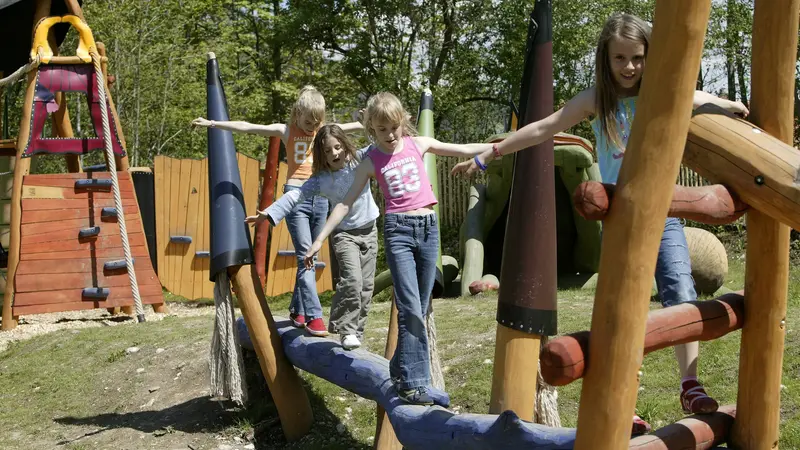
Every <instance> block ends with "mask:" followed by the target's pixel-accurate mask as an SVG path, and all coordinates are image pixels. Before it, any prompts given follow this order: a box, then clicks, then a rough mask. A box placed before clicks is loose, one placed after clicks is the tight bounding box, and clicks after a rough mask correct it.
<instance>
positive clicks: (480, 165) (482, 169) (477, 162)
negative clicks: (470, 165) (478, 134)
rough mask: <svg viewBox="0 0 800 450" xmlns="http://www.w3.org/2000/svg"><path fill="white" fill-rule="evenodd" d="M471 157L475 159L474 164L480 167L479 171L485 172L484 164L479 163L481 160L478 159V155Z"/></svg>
mask: <svg viewBox="0 0 800 450" xmlns="http://www.w3.org/2000/svg"><path fill="white" fill-rule="evenodd" d="M472 159H473V160H474V161H475V164H477V165H478V167H479V168H480V169H481V171H483V172H486V166H484V165H483V163H481V160H480V159H478V155H475V157H474V158H472Z"/></svg>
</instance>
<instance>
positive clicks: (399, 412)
mask: <svg viewBox="0 0 800 450" xmlns="http://www.w3.org/2000/svg"><path fill="white" fill-rule="evenodd" d="M278 333H279V334H280V335H281V339H282V342H283V349H284V352H285V354H286V356H287V357H288V358H289V361H291V363H292V364H294V365H295V367H297V368H299V369H301V370H304V371H306V372H308V373H311V374H314V375H316V376H318V377H321V378H323V379H325V380H328V381H329V382H331V383H333V384H335V385H337V386H340V387H342V388H344V389H347V390H348V391H350V392H352V393H354V394H356V395H358V396H361V397H363V398H365V399H369V400H373V401H375V402H377V403H378V404H380V405H381V406H383V407H384V408H385V410H386V411H387V414H388V419H389V420H390V421H391V423H392V426H393V428H394V430H395V432H396V433H397V437H398V438H399V441H400V443H402V446H403V447H404V448H406V449H409V450H416V449H426V450H427V449H438V450H445V449H459V450H461V449H471V450H483V449H486V450H488V449H492V450H494V449H499V448H502V449H510V450H523V449H526V450H536V449H542V450H544V449H547V450H559V449H571V448H572V445H573V443H574V436H575V432H574V430H572V429H569V428H554V427H548V426H544V425H538V424H534V423H530V422H527V421H523V420H520V418H519V417H518V416H517V415H516V414H514V413H513V412H511V411H505V412H503V413H502V414H499V415H495V414H453V413H452V412H450V411H448V410H446V409H444V408H443V407H439V406H431V407H425V406H419V405H410V404H407V403H404V402H403V401H401V400H400V399H399V398H398V397H397V394H396V392H395V390H394V387H393V383H392V382H391V380H390V377H389V361H388V360H386V358H383V357H381V356H378V355H375V354H372V353H369V352H367V351H365V350H362V349H358V350H344V349H343V348H342V347H341V345H339V343H337V342H334V341H331V340H330V339H325V338H318V337H313V336H309V335H308V334H307V333H305V332H304V331H303V330H301V329H297V328H294V327H293V326H292V325H291V323H290V322H289V321H288V320H286V321H281V322H279V323H278ZM431 393H432V394H433V395H434V397H435V398H436V399H437V403H447V401H446V400H448V399H446V394H445V393H444V392H442V391H439V390H435V389H432V390H431ZM273 395H274V394H273ZM628 421H629V422H630V420H628ZM629 427H630V425H629ZM386 428H387V427H383V429H386ZM629 431H630V430H629ZM376 441H377V437H376Z"/></svg>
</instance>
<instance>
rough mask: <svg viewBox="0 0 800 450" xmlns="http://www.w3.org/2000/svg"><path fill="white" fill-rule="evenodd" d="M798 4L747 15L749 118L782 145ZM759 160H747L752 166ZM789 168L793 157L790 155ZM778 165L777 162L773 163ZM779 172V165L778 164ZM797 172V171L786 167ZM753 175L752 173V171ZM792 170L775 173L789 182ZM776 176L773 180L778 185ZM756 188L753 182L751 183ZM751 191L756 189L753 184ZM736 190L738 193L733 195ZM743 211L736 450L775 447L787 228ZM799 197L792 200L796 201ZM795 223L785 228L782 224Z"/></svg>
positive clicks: (782, 2)
mask: <svg viewBox="0 0 800 450" xmlns="http://www.w3.org/2000/svg"><path fill="white" fill-rule="evenodd" d="M799 16H800V0H772V1H769V2H767V1H764V0H758V1H757V2H755V13H754V16H753V42H752V50H753V58H752V95H751V100H750V113H751V115H750V120H752V121H753V123H755V124H756V125H759V126H761V127H762V128H763V129H764V130H765V131H766V132H767V133H769V134H771V135H773V136H775V139H776V141H781V142H784V143H785V144H786V146H787V147H788V146H789V145H790V144H791V142H792V141H793V135H794V114H793V113H794V92H795V90H794V89H795V64H796V61H797V31H798V25H799V23H798V21H799V20H800V17H799ZM759 156H762V155H760V154H759V155H750V157H751V158H752V159H753V161H754V164H756V162H757V161H760V158H759ZM786 156H791V157H792V158H793V159H792V160H790V161H793V162H794V163H798V162H800V161H798V160H800V152H797V151H796V150H793V152H792V153H791V154H788V152H787V155H786ZM775 162H776V163H783V161H775ZM778 167H780V168H782V169H783V168H785V165H783V164H782V165H780V166H778ZM793 167H798V166H793ZM756 175H759V174H756ZM797 175H798V171H797V170H795V171H794V172H792V173H789V174H782V175H781V176H780V177H779V178H777V179H780V181H781V182H785V181H786V179H787V176H788V177H789V178H791V183H792V185H794V183H795V182H796V179H797ZM777 179H776V181H777ZM756 183H757V180H756ZM770 183H772V181H770V182H768V183H766V184H764V185H761V186H762V187H763V186H767V189H761V190H759V194H760V195H759V197H760V198H769V196H770V191H771V190H773V189H774V190H776V191H778V192H781V193H784V192H785V191H784V190H783V189H782V186H780V185H775V184H770ZM757 186H758V184H757ZM737 192H739V191H738V190H737ZM742 198H743V199H744V200H745V201H747V202H748V203H749V204H750V205H751V206H752V207H753V208H756V209H758V211H752V212H749V213H748V214H747V254H746V260H747V266H746V267H745V292H746V293H747V295H746V296H745V310H746V311H747V312H748V314H747V321H746V323H745V325H744V327H743V328H742V343H741V349H740V351H739V355H740V356H739V386H738V388H739V389H738V395H737V400H736V402H737V403H736V404H737V408H738V411H739V413H740V414H739V416H738V418H737V420H736V421H735V423H734V425H733V431H732V433H731V443H732V447H734V448H739V449H743V450H755V449H758V450H761V449H764V450H766V449H776V448H778V437H779V432H778V425H779V423H780V397H781V392H780V385H781V375H782V366H783V352H784V333H785V331H786V330H785V320H786V307H787V305H786V303H787V296H788V282H789V231H790V230H789V227H787V226H785V225H782V224H781V223H779V222H778V221H776V220H774V219H778V220H780V221H781V222H783V223H788V222H787V221H786V219H787V217H786V216H787V215H791V217H788V218H790V219H796V217H794V216H796V215H797V214H798V210H797V209H796V208H797V206H796V204H795V206H794V207H792V208H793V209H794V211H790V212H786V211H780V210H778V211H774V210H772V209H765V205H764V204H763V203H757V202H752V201H749V200H748V199H747V198H745V197H744V196H743V197H742ZM797 198H800V197H795V199H797ZM788 224H790V225H791V226H795V225H794V224H792V223H788Z"/></svg>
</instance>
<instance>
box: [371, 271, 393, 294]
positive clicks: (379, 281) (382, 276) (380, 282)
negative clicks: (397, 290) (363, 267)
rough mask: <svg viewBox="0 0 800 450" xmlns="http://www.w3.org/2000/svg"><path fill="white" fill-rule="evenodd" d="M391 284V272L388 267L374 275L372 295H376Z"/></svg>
mask: <svg viewBox="0 0 800 450" xmlns="http://www.w3.org/2000/svg"><path fill="white" fill-rule="evenodd" d="M392 284H393V282H392V272H390V271H389V270H388V269H387V270H384V271H383V272H381V273H379V274H378V275H376V276H375V289H373V290H372V295H373V296H375V295H378V293H380V292H382V291H383V290H384V289H386V288H388V287H390V286H392ZM392 295H394V294H392Z"/></svg>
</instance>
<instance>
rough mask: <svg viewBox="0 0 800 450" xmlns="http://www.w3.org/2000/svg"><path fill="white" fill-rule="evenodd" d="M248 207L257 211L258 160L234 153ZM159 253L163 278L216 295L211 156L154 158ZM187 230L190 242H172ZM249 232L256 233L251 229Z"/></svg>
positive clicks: (182, 290)
mask: <svg viewBox="0 0 800 450" xmlns="http://www.w3.org/2000/svg"><path fill="white" fill-rule="evenodd" d="M236 158H237V161H238V164H239V175H240V176H241V180H242V191H243V194H244V202H245V212H246V213H247V215H250V214H254V213H255V211H256V208H257V207H258V192H259V189H260V187H261V181H260V180H261V177H260V171H259V162H258V160H256V159H253V158H250V157H249V156H246V155H242V154H241V153H237V154H236ZM154 175H155V197H156V202H155V203H156V205H155V207H156V245H157V246H158V249H157V252H156V257H157V266H158V275H159V279H160V280H161V284H162V285H163V286H164V287H165V288H166V289H167V290H168V291H170V292H172V293H173V294H176V295H180V296H181V297H185V298H187V299H190V300H195V299H199V298H214V283H212V282H211V281H209V278H208V277H209V268H210V263H211V260H210V259H209V256H208V253H207V252H209V251H210V242H211V241H210V236H209V215H208V211H209V209H208V202H209V194H208V159H201V160H194V159H174V158H169V157H166V156H157V157H156V159H155V170H154ZM171 236H188V237H191V242H186V243H181V242H170V237H171ZM250 238H251V239H252V238H253V234H252V229H251V235H250Z"/></svg>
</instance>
